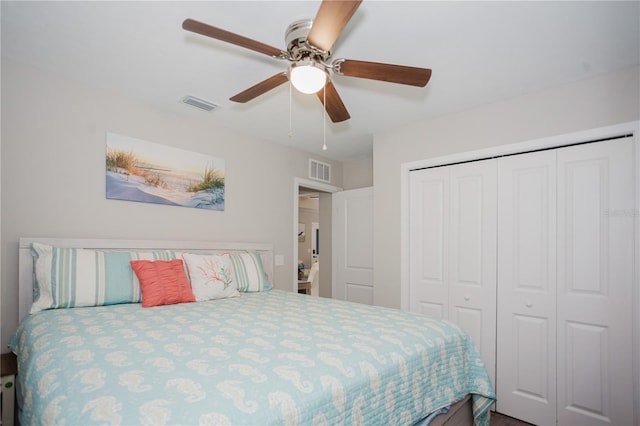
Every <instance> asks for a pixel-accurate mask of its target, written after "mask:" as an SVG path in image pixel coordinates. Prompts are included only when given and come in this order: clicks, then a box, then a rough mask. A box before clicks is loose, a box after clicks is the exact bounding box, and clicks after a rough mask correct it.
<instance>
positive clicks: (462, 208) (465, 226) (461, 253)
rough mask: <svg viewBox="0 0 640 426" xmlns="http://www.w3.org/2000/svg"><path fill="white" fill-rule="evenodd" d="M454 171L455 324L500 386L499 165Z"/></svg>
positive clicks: (452, 317)
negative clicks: (497, 292)
mask: <svg viewBox="0 0 640 426" xmlns="http://www.w3.org/2000/svg"><path fill="white" fill-rule="evenodd" d="M450 173H451V178H450V188H451V213H450V220H451V232H450V237H449V274H450V276H449V282H450V285H449V288H450V290H449V320H451V321H453V322H455V323H456V324H458V325H459V326H461V327H462V328H463V329H464V330H465V331H466V332H467V333H469V335H470V336H471V338H472V339H473V341H474V343H475V344H476V346H477V348H478V350H479V351H480V355H481V356H482V360H483V361H484V363H485V366H486V368H487V371H488V372H489V377H490V378H491V380H492V382H493V383H494V384H495V366H496V358H495V356H496V240H497V236H496V232H497V231H496V226H497V220H496V161H495V160H484V161H474V162H471V163H465V164H459V165H455V166H452V167H451V169H450Z"/></svg>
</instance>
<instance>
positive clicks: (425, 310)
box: [409, 167, 449, 319]
mask: <svg viewBox="0 0 640 426" xmlns="http://www.w3.org/2000/svg"><path fill="white" fill-rule="evenodd" d="M409 179H410V182H409V311H411V312H420V313H422V314H425V315H431V316H434V317H436V318H440V319H446V318H448V316H449V250H448V241H449V168H448V167H435V168H432V169H425V170H419V171H413V172H411V173H410V175H409Z"/></svg>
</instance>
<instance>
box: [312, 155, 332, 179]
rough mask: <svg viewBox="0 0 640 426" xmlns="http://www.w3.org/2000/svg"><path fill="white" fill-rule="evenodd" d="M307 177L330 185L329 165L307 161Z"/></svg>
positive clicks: (316, 161)
mask: <svg viewBox="0 0 640 426" xmlns="http://www.w3.org/2000/svg"><path fill="white" fill-rule="evenodd" d="M309 177H310V178H311V179H315V180H321V181H322V182H327V183H331V164H327V163H322V162H320V161H318V160H313V159H311V158H310V159H309Z"/></svg>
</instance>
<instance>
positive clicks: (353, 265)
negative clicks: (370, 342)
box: [332, 188, 373, 305]
mask: <svg viewBox="0 0 640 426" xmlns="http://www.w3.org/2000/svg"><path fill="white" fill-rule="evenodd" d="M332 206H333V224H332V225H333V256H334V259H335V261H334V265H335V273H334V276H335V279H334V280H333V289H332V290H333V298H334V299H341V300H347V301H350V302H357V303H365V304H368V305H373V188H362V189H353V190H349V191H342V192H336V193H334V194H333V199H332Z"/></svg>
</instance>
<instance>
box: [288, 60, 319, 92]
mask: <svg viewBox="0 0 640 426" xmlns="http://www.w3.org/2000/svg"><path fill="white" fill-rule="evenodd" d="M289 78H290V79H291V84H293V87H295V88H296V89H297V90H298V91H300V92H302V93H304V94H307V95H309V94H311V93H317V92H318V91H319V90H320V89H322V88H323V87H324V85H325V84H326V83H327V71H326V70H325V68H324V67H323V66H322V65H320V64H318V63H316V62H315V61H313V60H310V59H305V60H302V61H298V62H296V63H294V64H291V71H290V74H289Z"/></svg>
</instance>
